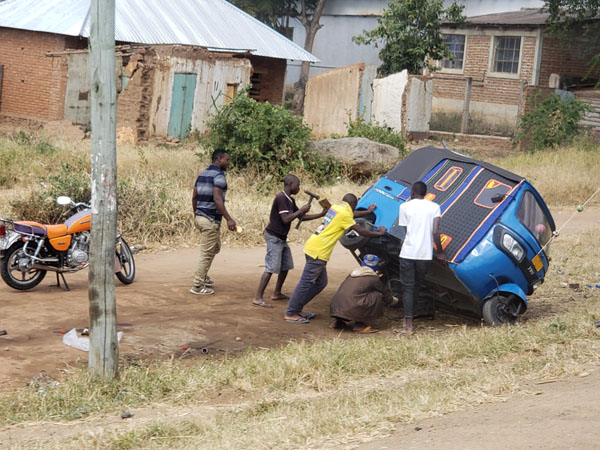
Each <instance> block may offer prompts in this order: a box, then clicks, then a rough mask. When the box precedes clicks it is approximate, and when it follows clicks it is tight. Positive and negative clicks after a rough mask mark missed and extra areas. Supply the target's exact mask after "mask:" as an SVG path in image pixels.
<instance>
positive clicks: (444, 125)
mask: <svg viewBox="0 0 600 450" xmlns="http://www.w3.org/2000/svg"><path fill="white" fill-rule="evenodd" d="M461 122H462V114H461V113H445V112H436V113H433V114H431V120H430V122H429V129H430V130H434V131H447V132H450V133H460V126H461ZM467 131H468V133H470V134H484V135H492V136H512V135H513V134H514V131H515V125H514V123H510V122H508V121H506V120H505V121H496V122H492V121H490V120H486V119H485V118H484V116H483V114H482V113H476V112H472V113H470V114H469V124H468V130H467Z"/></svg>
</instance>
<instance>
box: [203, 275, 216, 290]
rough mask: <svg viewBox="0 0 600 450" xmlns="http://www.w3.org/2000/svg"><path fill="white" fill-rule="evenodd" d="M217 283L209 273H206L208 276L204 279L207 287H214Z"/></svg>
mask: <svg viewBox="0 0 600 450" xmlns="http://www.w3.org/2000/svg"><path fill="white" fill-rule="evenodd" d="M214 285H215V282H214V281H213V280H211V279H210V278H209V277H208V275H206V278H205V279H204V286H207V287H213V286H214Z"/></svg>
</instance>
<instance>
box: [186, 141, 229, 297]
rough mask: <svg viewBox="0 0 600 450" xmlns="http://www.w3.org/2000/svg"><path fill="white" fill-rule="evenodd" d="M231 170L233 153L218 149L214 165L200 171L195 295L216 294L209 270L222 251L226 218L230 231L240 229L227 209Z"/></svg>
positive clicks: (196, 203)
mask: <svg viewBox="0 0 600 450" xmlns="http://www.w3.org/2000/svg"><path fill="white" fill-rule="evenodd" d="M227 167H229V153H227V151H226V150H223V149H217V150H215V151H214V152H213V154H212V164H211V165H210V166H208V168H207V169H205V170H203V171H202V172H200V175H198V178H197V179H196V185H195V186H194V193H193V195H192V206H193V208H194V213H195V215H196V227H197V228H198V229H199V230H200V260H199V261H198V267H197V268H196V273H195V275H194V286H193V287H192V289H190V292H191V293H192V294H199V295H210V294H214V293H215V291H214V289H213V288H212V286H213V284H214V283H213V281H212V280H211V279H210V278H209V277H208V270H209V269H210V266H211V264H212V262H213V259H214V257H215V256H216V254H217V253H219V250H220V249H221V219H222V218H225V220H226V221H227V228H229V230H231V231H235V230H236V224H235V220H233V219H232V218H231V216H230V215H229V213H228V212H227V209H226V208H225V192H226V191H227V180H226V179H225V170H227Z"/></svg>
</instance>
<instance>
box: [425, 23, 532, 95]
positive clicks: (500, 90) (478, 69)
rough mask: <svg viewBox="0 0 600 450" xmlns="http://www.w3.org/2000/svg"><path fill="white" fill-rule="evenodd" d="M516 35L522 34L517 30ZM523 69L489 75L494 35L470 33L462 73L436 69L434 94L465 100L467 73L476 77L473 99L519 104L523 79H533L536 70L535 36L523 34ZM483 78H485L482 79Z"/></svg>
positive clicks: (472, 93)
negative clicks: (507, 74) (516, 72)
mask: <svg viewBox="0 0 600 450" xmlns="http://www.w3.org/2000/svg"><path fill="white" fill-rule="evenodd" d="M514 35H515V36H519V33H518V31H515V34H514ZM521 39H522V40H523V45H522V52H521V72H520V73H519V77H518V78H517V79H515V78H502V77H498V76H488V71H489V66H490V62H489V61H490V46H491V45H492V42H493V37H492V36H483V35H469V36H468V37H467V43H466V52H465V60H464V66H463V67H464V73H463V74H450V73H441V72H435V73H434V74H433V80H434V81H433V95H434V96H435V97H438V98H449V99H456V100H462V99H464V96H465V77H472V78H473V85H472V88H471V101H473V102H489V103H498V104H506V105H517V104H518V102H519V92H520V86H521V80H527V81H530V80H531V77H532V72H533V64H534V55H535V44H536V38H535V37H531V36H526V37H521ZM481 80H483V81H481Z"/></svg>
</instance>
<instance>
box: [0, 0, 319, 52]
mask: <svg viewBox="0 0 600 450" xmlns="http://www.w3.org/2000/svg"><path fill="white" fill-rule="evenodd" d="M115 3H116V12H115V28H116V30H115V39H116V40H118V41H123V42H132V43H139V44H150V45H160V44H175V45H194V46H199V47H206V48H211V49H215V50H217V49H221V50H231V51H238V52H239V51H249V52H251V53H252V54H254V55H259V56H267V57H271V58H281V59H294V60H299V61H310V62H318V61H319V59H318V58H316V57H315V56H314V55H312V54H310V53H309V52H307V51H306V50H304V49H303V48H302V47H300V46H299V45H297V44H295V43H294V42H292V41H290V40H289V39H287V38H286V37H285V36H283V35H281V34H279V33H277V32H276V31H275V30H273V29H272V28H270V27H268V26H267V25H265V24H264V23H262V22H260V21H258V20H256V19H255V18H254V17H252V16H250V15H248V14H246V13H245V12H243V11H242V10H240V9H238V8H236V7H235V6H233V5H232V4H230V3H228V2H226V1H225V0H116V2H115ZM89 10H90V0H6V1H5V2H2V3H0V27H7V28H18V29H24V30H31V31H43V32H47V33H56V34H66V35H69V36H83V37H89V27H90V24H89Z"/></svg>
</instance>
